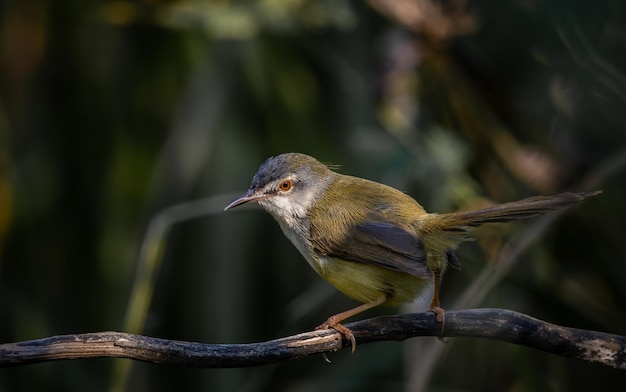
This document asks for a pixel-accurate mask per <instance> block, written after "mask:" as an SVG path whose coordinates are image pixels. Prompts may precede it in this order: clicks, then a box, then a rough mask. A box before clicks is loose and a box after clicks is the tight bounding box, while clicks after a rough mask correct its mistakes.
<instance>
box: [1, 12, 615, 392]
mask: <svg viewBox="0 0 626 392" xmlns="http://www.w3.org/2000/svg"><path fill="white" fill-rule="evenodd" d="M0 93H1V97H0V342H12V341H19V340H27V339H37V338H42V337H46V336H51V335H58V334H68V333H82V332H95V331H105V330H117V331H127V332H141V333H144V334H147V335H150V336H157V337H162V338H170V339H178V340H191V341H200V342H206V343H244V342H254V341H264V340H269V339H273V338H277V337H281V336H285V335H290V334H295V333H298V332H302V331H307V330H310V329H312V328H313V327H314V326H316V325H318V324H320V323H321V322H322V321H324V320H326V318H327V317H328V316H329V315H331V314H334V313H336V312H338V311H341V310H345V309H347V308H349V307H352V306H354V305H355V303H354V302H353V301H351V300H349V299H347V298H344V297H343V296H342V295H341V294H340V293H338V292H337V291H335V290H334V289H333V288H332V287H331V286H330V285H328V284H327V283H325V282H323V281H322V280H321V279H320V278H319V277H317V276H316V275H315V273H314V272H313V271H312V270H311V269H310V268H309V267H308V266H307V264H306V262H304V260H303V259H302V257H301V256H300V255H299V254H298V253H297V251H296V250H295V248H294V247H293V246H292V245H291V244H290V243H289V242H288V241H287V239H285V238H284V237H283V235H282V233H281V232H280V229H279V227H278V225H277V224H276V223H275V222H274V221H273V220H272V218H271V217H270V216H269V215H268V214H266V213H264V212H263V211H261V210H260V209H259V208H256V209H255V208H241V210H235V211H232V212H228V213H223V212H221V210H222V208H223V207H224V206H225V205H226V204H227V202H229V201H230V200H232V199H233V198H234V197H235V196H237V195H238V194H240V193H242V192H243V191H244V190H245V189H247V187H248V185H249V182H250V179H251V178H252V175H253V174H254V173H255V171H256V169H257V167H258V165H259V164H260V163H261V162H262V161H264V160H265V159H266V158H267V157H269V156H271V155H275V154H279V153H281V152H289V151H299V152H304V153H308V154H310V155H313V156H315V157H317V158H318V159H320V160H321V161H324V162H332V163H334V164H339V165H341V169H340V171H341V172H342V173H347V174H353V175H357V176H360V177H366V178H369V179H373V180H376V181H379V182H383V183H386V184H389V185H392V186H395V187H397V188H399V189H402V190H404V191H406V192H408V193H410V194H411V195H413V196H415V197H416V198H417V199H418V200H419V201H420V202H421V203H422V204H423V205H424V206H425V207H426V208H427V209H428V210H430V211H437V212H446V211H452V210H455V209H468V208H476V207H480V206H484V205H488V204H489V203H493V202H504V201H511V200H515V199H519V198H522V197H526V196H529V195H533V194H550V193H556V192H559V191H564V190H592V189H603V190H604V194H603V195H601V196H599V197H596V198H594V199H591V200H587V201H586V202H585V203H584V204H583V205H581V206H580V207H577V208H575V209H572V210H569V211H567V212H566V214H564V215H562V216H561V217H559V219H557V220H550V219H548V220H542V219H539V220H534V221H529V222H525V223H521V224H515V225H500V226H495V227H494V226H491V227H487V228H484V229H481V230H479V232H478V241H476V242H475V243H470V244H466V245H464V246H463V247H461V249H460V250H459V251H458V252H457V254H458V256H459V258H460V260H461V262H462V264H463V270H462V271H450V272H449V273H448V275H447V276H446V279H444V287H443V293H442V296H443V297H442V301H443V306H444V307H447V308H463V307H502V308H509V309H513V310H517V311H520V312H524V313H527V314H530V315H532V316H535V317H539V318H542V319H545V320H547V321H550V322H554V323H557V324H562V325H567V326H572V327H578V328H586V329H594V330H600V331H605V332H611V333H616V334H621V335H626V312H625V311H624V310H625V309H626V285H625V284H624V281H626V266H625V260H624V257H623V255H621V253H620V252H621V251H619V249H621V245H623V241H624V238H625V236H626V225H625V224H624V222H625V219H624V217H625V216H626V203H624V200H626V180H625V172H626V170H625V168H626V4H625V3H624V2H622V1H619V0H599V1H595V2H592V3H591V2H585V1H556V0H551V1H533V0H506V1H499V2H487V1H470V2H465V1H444V2H438V1H434V0H432V1H429V0H422V1H419V0H416V1H407V0H371V1H368V2H360V1H344V0H337V1H329V0H326V1H319V0H318V1H314V0H286V1H277V0H260V1H226V0H224V1H208V0H205V1H200V0H195V1H194V0H178V1H166V0H136V1H120V0H118V1H106V0H102V1H56V2H53V1H45V0H33V1H19V0H5V1H3V2H1V3H0ZM194 201H197V202H194ZM189 202H192V204H183V203H189ZM175 206H177V207H175ZM172 207H174V209H171V208H172ZM546 225H547V226H546ZM527 240H528V241H527ZM151 274H152V275H151ZM137 276H148V277H150V276H152V277H153V281H152V284H150V280H148V282H147V283H148V284H147V285H142V284H144V283H146V282H145V281H142V280H140V279H139V280H138V279H137ZM474 289H476V290H474ZM472 290H473V291H472ZM481 290H482V292H481ZM426 302H427V301H425V302H424V303H418V304H416V305H415V306H413V307H406V308H405V309H384V308H381V309H375V310H373V311H371V312H368V313H367V314H365V315H363V316H362V317H370V316H374V315H377V314H383V313H385V314H389V313H393V312H400V311H422V310H424V309H425V308H426ZM142 306H144V307H147V317H145V319H144V318H143V314H142V311H141V309H142ZM129 309H130V310H129ZM127 313H129V316H126V314H127ZM344 351H345V352H340V353H336V354H332V355H330V359H331V360H332V361H333V363H332V364H330V365H329V364H327V363H325V362H324V361H323V359H322V358H321V357H320V356H314V357H309V358H305V359H302V360H298V361H290V362H286V363H281V364H276V365H271V366H265V367H260V368H250V369H227V370H210V369H209V370H205V369H184V368H176V367H169V366H163V365H153V364H144V363H131V361H125V360H113V359H106V358H105V359H90V360H76V361H66V362H57V363H44V364H37V365H31V366H25V367H17V368H9V369H0V391H26V390H46V391H57V390H58V391H85V390H89V391H121V390H128V391H158V390H174V389H176V390H189V391H196V390H205V391H206V390H210V391H234V390H235V391H259V390H290V391H317V390H320V389H321V388H326V389H327V390H341V391H380V390H384V391H409V390H410V391H418V390H433V391H436V390H440V391H452V390H455V391H457V390H458V391H462V390H463V391H465V390H466V391H478V390H480V391H531V390H532V391H572V390H590V389H598V390H609V389H611V390H615V389H617V388H619V387H620V386H622V387H623V386H624V385H626V374H625V373H624V372H623V371H617V370H612V369H608V368H605V367H602V366H599V365H592V364H588V363H584V362H581V361H576V360H568V359H564V358H561V357H558V356H554V355H550V354H546V353H543V352H538V351H535V350H531V349H528V348H523V347H518V346H513V345H509V344H505V343H499V342H493V341H484V340H477V339H453V340H451V341H450V343H448V344H445V345H444V344H443V343H441V342H439V341H437V340H436V339H434V338H417V339H411V340H409V341H406V342H402V343H397V342H387V343H376V344H370V345H363V346H359V347H358V349H357V352H356V354H355V355H352V356H351V355H350V354H349V352H348V350H344ZM131 364H132V366H131Z"/></svg>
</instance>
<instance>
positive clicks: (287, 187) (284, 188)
mask: <svg viewBox="0 0 626 392" xmlns="http://www.w3.org/2000/svg"><path fill="white" fill-rule="evenodd" d="M291 187H293V183H292V182H291V180H285V181H283V182H281V183H280V185H278V190H279V191H283V192H287V191H288V190H290V189H291Z"/></svg>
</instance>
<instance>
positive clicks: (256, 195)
mask: <svg viewBox="0 0 626 392" xmlns="http://www.w3.org/2000/svg"><path fill="white" fill-rule="evenodd" d="M265 196H266V195H265V194H264V193H261V192H260V191H258V190H256V189H250V190H249V191H248V192H246V194H245V195H243V196H241V197H239V198H237V199H235V200H233V201H232V202H231V203H230V204H229V205H227V206H226V208H224V211H226V210H230V209H231V208H235V207H237V206H240V205H242V204H245V203H247V202H249V201H255V200H259V199H263V198H264V197H265Z"/></svg>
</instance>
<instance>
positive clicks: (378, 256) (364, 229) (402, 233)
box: [312, 220, 432, 279]
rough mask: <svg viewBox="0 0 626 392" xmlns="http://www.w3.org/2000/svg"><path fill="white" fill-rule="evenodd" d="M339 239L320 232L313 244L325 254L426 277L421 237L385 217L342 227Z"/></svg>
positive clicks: (428, 276) (424, 253)
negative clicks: (342, 233) (329, 238)
mask: <svg viewBox="0 0 626 392" xmlns="http://www.w3.org/2000/svg"><path fill="white" fill-rule="evenodd" d="M344 229H345V231H344V233H345V235H344V236H342V237H343V238H342V239H341V240H340V241H336V242H333V241H329V240H328V239H327V238H326V237H324V236H323V235H320V236H318V237H317V238H316V239H313V241H312V246H313V248H314V249H315V250H316V251H317V252H319V253H321V254H323V255H326V256H328V257H333V258H340V259H344V260H348V261H353V262H358V263H365V264H370V265H375V266H378V267H381V268H387V269H391V270H394V271H400V272H406V273H408V274H411V275H413V276H416V277H418V278H424V279H428V278H431V277H432V272H431V271H430V269H429V268H428V266H427V264H426V250H425V249H424V243H423V242H422V240H420V238H419V237H418V236H417V235H415V233H412V232H410V231H407V230H405V229H404V228H402V227H401V226H399V225H397V224H394V223H391V222H388V221H384V220H366V221H364V222H362V223H359V224H356V225H350V226H347V227H345V228H344Z"/></svg>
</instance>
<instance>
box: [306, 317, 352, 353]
mask: <svg viewBox="0 0 626 392" xmlns="http://www.w3.org/2000/svg"><path fill="white" fill-rule="evenodd" d="M331 328H332V329H334V330H335V331H337V332H339V333H340V334H342V335H343V336H344V337H345V338H346V339H348V340H349V341H350V343H351V344H352V354H354V352H355V351H356V339H355V338H354V334H353V333H352V331H351V330H350V328H347V327H344V326H343V325H342V324H340V323H339V322H337V321H335V320H333V317H330V318H329V319H328V320H326V322H325V323H324V324H322V325H320V326H319V327H317V328H315V329H316V330H319V329H331Z"/></svg>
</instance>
